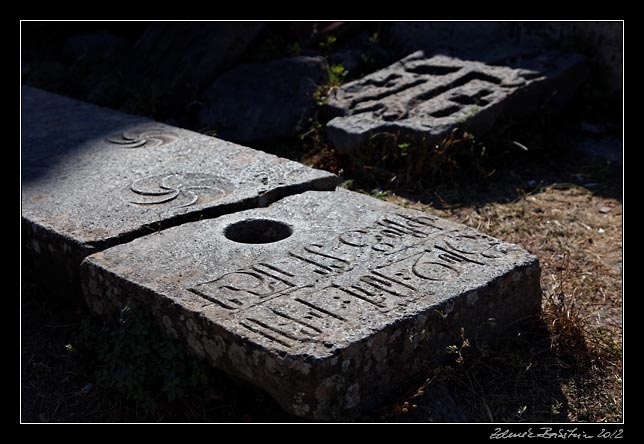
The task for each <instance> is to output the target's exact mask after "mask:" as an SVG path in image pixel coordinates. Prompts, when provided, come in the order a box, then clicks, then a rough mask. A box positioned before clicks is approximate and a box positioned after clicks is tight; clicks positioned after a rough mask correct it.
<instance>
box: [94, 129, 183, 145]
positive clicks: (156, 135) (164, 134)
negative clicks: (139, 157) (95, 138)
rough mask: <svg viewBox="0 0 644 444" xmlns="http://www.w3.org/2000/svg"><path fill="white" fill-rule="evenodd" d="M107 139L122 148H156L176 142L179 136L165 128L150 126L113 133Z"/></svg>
mask: <svg viewBox="0 0 644 444" xmlns="http://www.w3.org/2000/svg"><path fill="white" fill-rule="evenodd" d="M105 140H106V141H107V142H109V143H111V144H114V145H118V146H119V147H121V148H141V147H146V148H156V147H158V146H161V145H166V144H168V143H172V142H174V141H175V140H177V136H176V134H174V133H173V132H171V131H168V130H165V129H161V128H150V129H143V130H130V131H125V132H124V133H121V134H115V135H112V136H110V137H108V138H107V139H105Z"/></svg>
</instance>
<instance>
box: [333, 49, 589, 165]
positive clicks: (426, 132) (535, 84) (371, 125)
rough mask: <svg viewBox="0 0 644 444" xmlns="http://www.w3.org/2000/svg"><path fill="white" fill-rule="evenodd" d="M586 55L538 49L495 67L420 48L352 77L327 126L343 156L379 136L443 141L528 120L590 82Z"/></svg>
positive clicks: (336, 99)
mask: <svg viewBox="0 0 644 444" xmlns="http://www.w3.org/2000/svg"><path fill="white" fill-rule="evenodd" d="M583 61H584V58H583V57H582V56H580V55H577V54H564V53H559V52H538V53H533V54H530V55H529V56H523V57H517V56H510V57H508V58H506V59H502V60H498V59H497V62H496V64H484V63H480V62H473V61H467V60H462V59H457V58H454V57H448V56H444V55H436V56H432V57H430V56H427V55H426V54H425V53H424V52H423V51H417V52H415V53H413V54H411V55H409V56H407V57H405V58H404V59H402V60H399V61H398V62H396V63H394V64H393V65H390V66H389V67H387V68H384V69H381V70H379V71H376V72H374V73H372V74H370V75H368V76H365V77H363V78H362V79H359V80H355V81H352V82H348V83H346V84H344V85H342V86H341V87H340V88H338V89H337V90H335V91H334V92H333V93H332V94H331V95H330V97H329V100H328V110H330V111H327V113H329V114H332V115H336V116H339V117H336V118H334V119H332V120H331V121H329V122H328V123H327V126H326V129H327V134H328V136H329V139H330V140H331V143H332V144H333V146H334V147H335V148H336V149H337V150H338V151H339V152H340V153H342V154H347V153H350V152H351V151H353V150H355V149H357V148H358V147H360V146H361V145H364V144H365V142H367V141H368V140H369V139H371V137H372V136H373V135H374V134H377V133H393V134H398V135H399V136H402V137H403V138H409V139H414V140H417V141H423V142H426V143H436V142H438V141H440V139H442V138H443V137H445V136H446V135H447V134H449V133H450V132H451V131H452V130H453V129H454V128H460V129H463V130H467V131H470V132H473V133H474V134H476V135H477V136H478V135H481V134H484V133H485V132H486V131H489V130H490V129H492V127H493V126H494V124H495V123H496V122H497V121H499V120H501V119H503V120H504V121H509V120H516V119H521V118H526V117H528V116H531V115H533V114H534V113H536V112H537V111H538V110H539V107H540V106H541V105H542V104H543V102H544V101H545V100H548V101H549V103H551V104H552V105H553V106H554V107H559V108H561V107H563V105H564V104H565V103H566V102H567V101H568V100H569V99H570V97H571V96H572V94H573V93H574V92H575V90H576V87H577V86H578V85H579V83H580V82H581V80H582V79H583V74H584V72H585V71H584V63H583Z"/></svg>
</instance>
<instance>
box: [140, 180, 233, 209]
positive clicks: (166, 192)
mask: <svg viewBox="0 0 644 444" xmlns="http://www.w3.org/2000/svg"><path fill="white" fill-rule="evenodd" d="M129 190H130V192H131V193H133V194H134V195H133V196H131V198H130V200H129V202H130V203H133V204H137V205H166V204H169V205H171V206H173V207H189V206H191V205H194V204H205V203H208V202H212V201H213V200H215V199H220V198H222V197H224V196H225V195H227V194H228V193H229V192H230V184H229V183H228V182H227V181H225V180H224V179H221V178H220V177H217V176H214V175H212V174H204V173H170V174H161V175H156V176H151V177H145V178H143V179H138V180H135V181H134V182H133V183H132V185H130V189H129Z"/></svg>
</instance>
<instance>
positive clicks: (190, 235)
mask: <svg viewBox="0 0 644 444" xmlns="http://www.w3.org/2000/svg"><path fill="white" fill-rule="evenodd" d="M539 275H540V268H539V263H538V260H537V258H536V257H535V256H533V255H531V254H529V253H528V252H526V251H525V250H523V249H522V248H521V247H518V246H516V245H512V244H508V243H505V242H502V241H500V240H497V239H494V238H492V237H489V236H487V235H484V234H482V233H480V232H478V231H476V230H474V229H471V228H468V227H466V226H464V225H461V224H457V223H454V222H450V221H448V220H445V219H440V218H437V217H435V216H432V215H429V214H426V213H422V212H419V211H413V210H409V209H405V208H402V207H399V206H396V205H393V204H390V203H387V202H383V201H380V200H378V199H374V198H372V197H369V196H365V195H362V194H358V193H354V192H351V191H347V190H343V189H339V190H337V191H335V192H322V191H309V192H305V193H303V194H300V195H296V196H290V197H287V198H284V199H282V200H280V201H278V202H276V203H274V204H272V205H271V206H269V207H266V208H258V209H253V210H248V211H243V212H239V213H235V214H231V215H225V216H222V217H219V218H217V219H212V220H203V221H198V222H192V223H188V224H184V225H181V226H178V227H173V228H169V229H167V230H164V231H161V232H158V233H154V234H150V235H148V236H145V237H142V238H139V239H136V240H134V241H132V242H129V243H127V244H123V245H119V246H115V247H112V248H110V249H107V250H104V251H102V252H99V253H96V254H93V255H91V256H89V257H88V258H86V259H85V261H84V262H83V264H82V267H81V282H82V288H83V293H84V295H85V298H86V301H87V303H88V305H89V307H90V309H91V310H92V311H93V312H95V313H98V314H103V315H106V314H109V313H113V312H116V311H117V310H119V309H121V308H122V307H124V306H125V305H131V304H139V305H140V306H141V307H144V308H145V309H146V310H149V311H150V312H151V313H152V315H153V317H154V318H155V319H156V320H157V322H158V323H159V324H160V325H161V326H162V327H163V328H164V329H165V330H166V331H167V332H168V333H169V334H170V335H173V336H175V337H179V338H181V339H182V340H183V341H185V343H186V344H187V346H188V347H189V348H190V349H191V350H192V351H193V352H195V353H196V354H198V355H200V356H202V357H204V358H206V359H207V360H208V361H209V362H210V363H211V364H212V365H214V366H215V367H218V368H220V369H222V370H224V371H226V372H228V373H230V374H232V375H235V376H237V377H239V378H242V379H243V380H246V381H248V382H250V383H252V384H255V385H257V386H259V387H261V388H263V389H265V390H266V391H268V392H269V393H270V394H271V395H272V396H273V397H274V398H275V399H276V400H277V401H278V403H279V404H280V405H281V406H282V407H283V408H284V409H285V410H287V411H289V412H291V413H293V414H295V415H299V416H302V417H306V418H313V419H323V420H327V419H329V420H333V419H338V418H345V417H347V415H352V414H354V413H357V412H360V411H363V410H368V409H371V408H374V407H376V406H377V405H378V404H379V403H381V402H383V401H385V400H386V399H388V398H389V397H390V396H392V395H395V394H397V395H400V394H401V392H405V391H407V390H412V389H413V388H414V383H415V382H417V381H418V378H419V377H422V376H423V375H424V376H425V377H426V373H423V369H424V371H425V372H426V371H427V368H428V366H431V365H437V364H441V363H445V362H448V361H449V360H454V358H455V355H454V354H450V353H449V352H448V348H447V347H449V346H450V345H457V346H458V345H461V344H462V343H463V341H464V339H465V338H466V339H468V340H469V341H470V343H471V344H472V347H480V346H481V345H483V344H485V343H487V342H488V341H490V340H491V339H492V338H495V337H497V336H498V335H499V334H501V333H502V332H504V331H507V330H506V329H507V328H508V327H511V326H512V325H516V322H517V321H519V320H523V319H526V318H530V317H531V316H535V317H536V316H538V315H539V313H540V306H541V304H540V301H541V291H540V284H539Z"/></svg>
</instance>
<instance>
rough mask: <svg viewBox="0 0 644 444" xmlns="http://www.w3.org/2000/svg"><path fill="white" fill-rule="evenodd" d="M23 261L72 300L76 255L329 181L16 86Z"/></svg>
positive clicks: (238, 149)
mask: <svg viewBox="0 0 644 444" xmlns="http://www.w3.org/2000/svg"><path fill="white" fill-rule="evenodd" d="M21 159H22V192H21V205H22V242H23V249H22V253H23V259H25V260H26V261H27V262H26V263H25V264H26V265H29V266H31V267H33V268H35V269H36V270H37V272H36V273H34V274H33V276H34V278H37V279H41V280H42V281H44V282H45V283H46V284H47V285H48V286H49V287H51V288H52V289H54V290H56V291H57V292H60V293H62V294H63V295H64V294H65V293H69V295H70V296H72V295H73V293H74V290H75V288H76V285H77V276H78V267H79V265H80V263H81V261H82V260H83V258H84V257H85V256H87V255H88V254H91V253H93V252H96V251H100V250H101V249H104V248H107V247H110V246H112V245H116V244H118V243H121V242H127V241H129V240H131V239H133V238H135V237H138V236H141V235H143V234H148V233H152V232H157V231H159V230H161V229H163V228H165V227H168V226H171V225H175V224H179V223H183V222H186V221H189V220H196V219H199V218H203V217H216V216H219V215H221V214H225V213H229V212H233V211H239V210H243V209H248V208H252V207H256V206H263V205H267V204H268V203H270V202H272V201H274V200H275V199H279V198H281V197H284V196H286V195H289V194H292V193H297V192H301V191H303V190H309V189H324V190H330V189H333V188H334V187H335V185H336V177H335V176H334V175H332V174H330V173H327V172H323V171H319V170H314V169H311V168H308V167H305V166H303V165H301V164H299V163H296V162H291V161H288V160H286V159H282V158H279V157H276V156H273V155H270V154H266V153H263V152H259V151H255V150H252V149H250V148H246V147H242V146H239V145H235V144H232V143H228V142H224V141H222V140H218V139H215V138H212V137H208V136H204V135H201V134H197V133H193V132H190V131H187V130H183V129H179V128H174V127H170V126H168V125H164V124H162V123H158V122H153V121H151V120H149V119H146V118H143V117H137V116H132V115H127V114H123V113H119V112H116V111H111V110H108V109H105V108H100V107H97V106H94V105H90V104H87V103H83V102H79V101H76V100H71V99H68V98H65V97H62V96H58V95H55V94H51V93H48V92H45V91H42V90H38V89H34V88H30V87H23V89H22V158H21Z"/></svg>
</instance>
